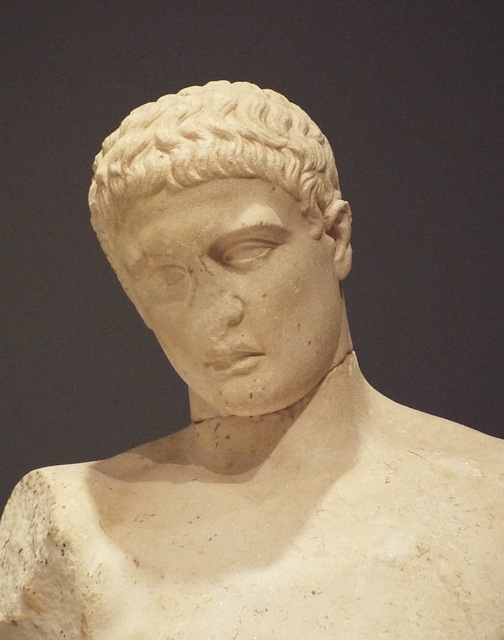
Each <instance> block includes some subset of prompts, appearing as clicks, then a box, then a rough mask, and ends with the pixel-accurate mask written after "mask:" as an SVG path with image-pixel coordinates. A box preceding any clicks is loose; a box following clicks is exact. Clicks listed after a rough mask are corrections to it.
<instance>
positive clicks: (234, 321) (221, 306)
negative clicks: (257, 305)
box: [199, 290, 245, 342]
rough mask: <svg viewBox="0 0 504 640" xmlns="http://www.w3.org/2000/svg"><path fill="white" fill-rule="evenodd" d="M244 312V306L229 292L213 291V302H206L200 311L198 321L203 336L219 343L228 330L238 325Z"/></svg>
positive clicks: (239, 299)
mask: <svg viewBox="0 0 504 640" xmlns="http://www.w3.org/2000/svg"><path fill="white" fill-rule="evenodd" d="M201 311H203V313H201ZM244 311H245V305H244V302H243V300H242V299H241V298H240V297H239V296H237V295H234V294H233V293H231V292H229V291H223V290H219V291H215V292H214V295H213V300H212V301H209V300H207V304H206V305H205V306H204V307H203V309H201V310H200V318H199V321H200V323H201V331H202V332H203V335H207V336H208V337H209V338H210V339H211V340H212V341H214V342H219V341H220V340H222V339H223V338H224V337H225V336H226V334H227V332H228V331H229V330H230V329H232V328H233V327H237V326H238V325H239V324H240V322H241V321H242V320H243V315H244Z"/></svg>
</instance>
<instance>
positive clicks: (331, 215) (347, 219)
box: [324, 198, 352, 281]
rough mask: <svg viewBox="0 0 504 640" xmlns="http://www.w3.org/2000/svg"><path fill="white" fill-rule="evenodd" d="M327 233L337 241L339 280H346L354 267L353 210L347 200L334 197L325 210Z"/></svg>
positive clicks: (335, 253) (336, 254) (335, 249)
mask: <svg viewBox="0 0 504 640" xmlns="http://www.w3.org/2000/svg"><path fill="white" fill-rule="evenodd" d="M324 221H325V233H326V235H328V236H329V237H330V238H332V239H333V240H334V242H335V247H334V264H335V268H336V275H337V276H338V280H340V281H341V280H344V279H345V278H346V277H347V275H348V274H349V273H350V269H351V268H352V247H351V245H350V236H351V235H352V210H351V209H350V205H349V204H348V202H347V201H346V200H341V199H336V198H335V199H334V200H333V201H332V202H331V204H330V205H329V206H328V207H327V209H326V210H325V212H324Z"/></svg>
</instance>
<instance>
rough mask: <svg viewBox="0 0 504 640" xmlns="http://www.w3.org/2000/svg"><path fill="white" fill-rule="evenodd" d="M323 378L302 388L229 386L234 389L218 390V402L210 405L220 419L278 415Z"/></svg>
mask: <svg viewBox="0 0 504 640" xmlns="http://www.w3.org/2000/svg"><path fill="white" fill-rule="evenodd" d="M324 375H325V374H321V375H320V376H319V377H315V378H313V379H310V380H307V381H306V382H305V384H304V385H300V384H299V380H296V384H291V385H289V384H286V383H285V381H284V382H283V384H282V386H281V387H279V386H277V385H274V384H269V385H268V384H264V386H259V385H258V384H257V382H256V383H255V384H254V385H246V388H245V389H243V386H242V385H232V386H233V387H234V388H233V389H231V388H229V389H226V388H221V389H220V391H219V395H218V399H216V400H214V402H212V404H214V406H216V407H217V408H218V409H219V410H220V412H221V413H222V414H223V415H236V416H243V417H246V416H260V415H265V414H268V413H274V412H275V411H281V410H282V409H286V408H287V407H290V406H292V405H294V404H296V402H298V401H299V400H302V399H303V398H304V397H305V396H306V395H308V394H309V393H310V392H311V391H312V390H313V389H314V388H315V387H316V386H317V384H318V383H319V382H320V380H321V379H322V378H323V377H324Z"/></svg>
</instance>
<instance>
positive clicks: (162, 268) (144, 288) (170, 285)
mask: <svg viewBox="0 0 504 640" xmlns="http://www.w3.org/2000/svg"><path fill="white" fill-rule="evenodd" d="M187 276H188V273H187V271H186V269H184V267H181V266H179V265H174V264H162V263H161V264H158V265H152V268H151V269H148V270H146V271H145V272H144V273H143V274H142V275H141V276H140V277H139V278H138V279H137V287H138V289H139V292H140V295H142V294H143V295H144V296H146V297H147V298H148V299H149V300H151V301H152V302H157V303H160V304H162V303H166V302H173V301H177V300H183V299H184V298H185V297H186V295H187V287H188V283H189V280H188V278H187Z"/></svg>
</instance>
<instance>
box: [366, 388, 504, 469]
mask: <svg viewBox="0 0 504 640" xmlns="http://www.w3.org/2000/svg"><path fill="white" fill-rule="evenodd" d="M372 394H373V402H372V408H373V414H374V415H373V420H374V421H375V423H376V425H377V428H376V429H373V430H374V431H379V432H380V433H381V436H382V437H384V438H385V439H387V440H389V441H391V442H393V443H394V444H395V445H397V446H398V447H405V448H407V447H409V448H411V447H413V448H416V449H419V450H423V451H424V452H425V453H432V454H436V455H438V456H447V457H453V458H459V459H461V460H466V461H468V462H473V463H475V464H478V465H483V466H484V467H485V468H486V469H489V468H491V469H494V470H495V471H496V472H500V473H503V472H504V440H501V439H500V438H494V437H492V436H489V435H487V434H485V433H481V432H480V431H477V430H475V429H472V428H471V427H467V426H465V425H462V424H458V423H456V422H452V421H451V420H447V419H445V418H440V417H438V416H433V415H430V414H427V413H424V412H422V411H418V410H416V409H411V408H410V407H406V406H403V405H400V404H398V403H396V402H394V401H392V400H390V399H389V398H386V397H385V396H383V395H381V394H380V393H378V392H376V391H374V390H373V391H372Z"/></svg>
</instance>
